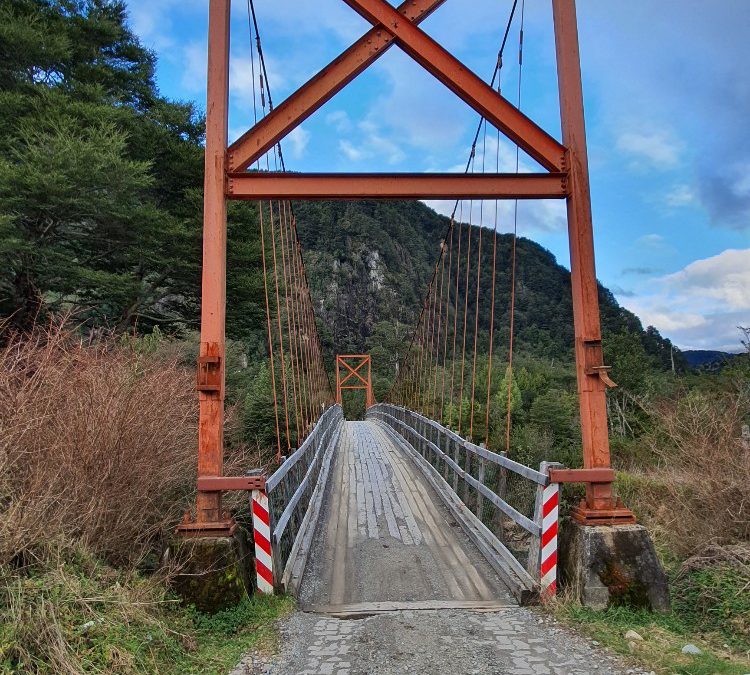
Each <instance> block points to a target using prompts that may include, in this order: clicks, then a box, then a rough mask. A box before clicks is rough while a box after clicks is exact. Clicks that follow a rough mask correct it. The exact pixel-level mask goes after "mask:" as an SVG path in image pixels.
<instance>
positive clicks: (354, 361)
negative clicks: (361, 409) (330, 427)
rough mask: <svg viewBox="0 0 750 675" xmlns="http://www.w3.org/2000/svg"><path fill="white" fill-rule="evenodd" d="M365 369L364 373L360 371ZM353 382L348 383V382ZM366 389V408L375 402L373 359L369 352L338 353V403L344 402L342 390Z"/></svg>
mask: <svg viewBox="0 0 750 675" xmlns="http://www.w3.org/2000/svg"><path fill="white" fill-rule="evenodd" d="M362 370H364V371H365V374H364V375H363V374H362V373H361V372H360V371H362ZM350 381H351V382H353V384H347V383H348V382H350ZM346 390H352V391H357V390H359V391H364V392H365V408H369V407H371V406H373V405H374V404H375V398H374V397H373V395H372V359H371V358H370V355H369V354H337V355H336V403H338V404H339V405H341V404H342V401H341V399H342V392H343V391H346Z"/></svg>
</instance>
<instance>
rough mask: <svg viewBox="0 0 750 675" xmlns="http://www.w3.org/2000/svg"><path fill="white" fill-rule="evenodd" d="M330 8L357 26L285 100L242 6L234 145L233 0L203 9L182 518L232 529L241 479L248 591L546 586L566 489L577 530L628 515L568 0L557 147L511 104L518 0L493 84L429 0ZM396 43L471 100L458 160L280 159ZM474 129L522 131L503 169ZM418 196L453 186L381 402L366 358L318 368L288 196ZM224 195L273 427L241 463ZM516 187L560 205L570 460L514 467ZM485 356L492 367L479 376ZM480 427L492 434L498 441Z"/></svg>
mask: <svg viewBox="0 0 750 675" xmlns="http://www.w3.org/2000/svg"><path fill="white" fill-rule="evenodd" d="M343 1H344V2H345V3H346V4H347V5H349V7H351V9H352V10H354V11H355V12H356V13H357V14H359V15H360V16H361V17H363V18H364V19H365V20H366V21H367V22H369V23H370V24H371V26H372V28H371V29H370V30H369V31H368V32H367V33H366V34H365V35H363V36H362V37H361V38H360V39H359V40H357V41H356V42H355V43H354V44H352V45H351V46H350V47H349V48H348V49H346V50H345V51H344V52H343V53H342V54H341V55H340V56H338V57H337V58H336V59H335V60H333V61H332V62H331V63H330V64H329V65H328V66H326V67H325V68H323V69H322V70H321V71H320V72H319V73H318V74H317V75H315V76H314V77H313V78H311V79H310V80H309V81H308V82H307V83H305V84H304V85H303V86H301V87H300V88H299V89H298V90H297V91H295V92H294V93H293V94H291V95H290V96H289V97H288V98H287V99H286V100H284V101H283V102H282V103H280V104H279V105H278V106H274V103H273V99H272V97H271V92H270V90H269V87H268V74H267V72H266V65H265V58H264V53H263V44H262V41H261V36H260V32H259V26H258V21H257V17H256V14H255V8H254V6H253V3H252V2H248V19H249V24H248V25H249V27H250V33H251V35H250V44H251V47H252V50H253V55H252V56H253V58H252V59H251V62H252V64H253V69H254V70H253V101H254V107H253V110H254V124H253V126H252V127H251V128H250V129H249V130H248V131H247V132H246V133H245V134H243V135H242V136H240V137H239V138H238V139H237V140H236V141H235V142H233V143H232V144H231V145H230V144H229V143H228V137H227V113H228V92H229V86H228V78H229V52H230V47H229V45H230V29H229V25H230V21H229V18H230V1H229V0H211V2H210V25H209V41H208V49H209V52H208V107H207V129H206V164H205V168H206V173H205V194H204V200H205V206H204V237H203V287H202V299H203V304H202V315H201V346H200V356H199V358H198V384H197V388H198V392H199V397H200V430H199V455H198V497H197V504H196V509H195V513H194V515H191V516H189V517H186V519H185V522H183V523H182V525H181V526H180V527H179V532H180V533H181V534H183V535H185V536H194V537H222V536H231V535H232V534H233V533H234V531H235V529H236V523H235V522H234V520H233V519H232V518H231V517H230V516H229V515H228V514H226V513H225V512H224V511H223V509H222V494H223V493H224V492H226V491H234V490H240V491H247V492H250V493H251V494H252V513H253V531H254V532H253V536H254V543H255V559H256V572H257V588H258V590H259V591H262V592H264V593H273V592H275V591H287V592H290V593H293V594H295V595H296V596H297V597H298V599H299V601H300V603H301V604H302V606H303V607H306V608H308V609H311V611H318V612H322V613H326V614H328V615H331V616H358V615H370V614H377V613H382V612H389V611H394V610H397V609H440V608H443V609H456V608H473V609H476V610H487V611H490V610H492V609H493V608H494V609H497V608H500V607H506V606H508V605H512V604H516V603H521V604H523V603H528V602H535V601H537V600H539V599H544V598H546V597H549V596H551V595H553V594H554V593H555V590H556V587H557V562H558V559H557V542H558V514H559V490H560V485H561V484H564V483H582V484H584V485H585V498H584V499H583V500H582V501H581V503H580V504H579V505H577V506H575V507H574V508H573V509H572V511H571V516H572V519H573V521H574V522H576V523H578V525H579V526H582V527H583V528H584V529H585V528H589V529H590V530H594V529H596V528H595V527H590V526H607V527H617V526H629V525H632V524H633V523H635V519H634V516H633V514H632V512H631V511H630V510H629V509H628V508H626V507H625V506H624V505H623V504H622V502H621V500H620V499H618V498H617V497H616V496H615V494H614V492H613V481H614V472H613V470H612V468H611V466H610V450H609V439H608V425H607V411H606V388H607V387H608V386H614V383H613V382H612V381H611V380H610V378H609V375H608V370H609V369H608V368H607V366H606V365H605V364H604V362H603V355H602V342H601V330H600V317H599V306H598V296H597V282H596V275H595V267H594V252H593V251H594V249H593V230H592V215H591V203H590V191H589V175H588V160H587V152H586V134H585V124H584V110H583V97H582V87H581V69H580V62H579V47H578V32H577V19H576V9H575V3H574V0H551V3H552V8H553V15H554V33H555V46H556V55H557V71H558V88H559V100H560V119H561V128H562V139H561V140H557V139H555V138H553V137H552V136H551V135H550V134H548V133H547V132H546V131H544V130H543V129H542V128H541V127H539V126H538V125H537V124H536V123H535V122H534V121H532V120H531V119H529V118H528V117H527V116H526V115H525V114H524V113H523V112H522V111H521V109H520V107H521V72H522V66H523V56H522V55H523V2H521V3H520V5H519V2H518V1H515V2H513V3H512V7H511V8H510V16H509V17H508V20H507V24H506V26H505V30H504V31H502V30H501V35H502V36H503V37H502V42H501V45H500V49H499V52H498V54H497V57H496V59H495V57H494V55H493V59H495V63H496V65H495V70H494V73H493V76H492V78H491V81H490V82H486V81H485V80H483V79H482V78H480V77H479V76H478V75H476V74H475V73H474V72H472V70H471V69H470V68H468V67H467V66H466V65H464V64H462V63H461V62H460V61H459V60H458V59H456V58H455V57H454V56H453V55H452V54H451V53H450V52H448V51H447V50H446V49H445V48H444V47H442V46H441V45H440V44H439V43H438V42H436V41H435V40H434V39H432V38H431V37H430V36H429V35H427V34H426V33H425V32H424V31H423V30H422V29H421V28H420V27H419V24H420V23H421V22H422V20H423V19H425V18H426V17H427V16H429V15H430V14H431V13H432V12H434V11H436V10H438V9H439V7H440V6H441V5H442V4H443V2H444V0H407V1H406V2H403V3H402V4H401V5H399V6H398V7H394V6H392V5H391V4H389V3H388V2H386V1H385V0H343ZM467 11H470V8H469V9H467ZM514 26H515V27H516V28H513V27H514ZM501 28H502V27H501ZM516 32H517V34H518V46H517V49H518V59H517V61H515V63H514V67H517V68H518V83H519V85H518V91H517V94H516V96H517V98H516V100H515V101H513V102H511V101H510V100H508V99H506V98H505V97H504V95H503V94H502V93H501V91H502V82H503V77H504V67H505V68H506V69H507V66H505V61H506V60H507V61H514V59H506V58H504V57H505V51H506V46H507V45H508V44H509V42H510V37H509V36H511V35H514V34H516ZM392 47H397V48H400V49H401V50H403V51H404V52H405V53H406V54H408V55H409V56H410V57H412V58H413V59H414V60H415V61H416V62H417V63H418V64H419V65H420V66H422V67H423V68H424V69H426V70H427V71H428V72H429V73H431V74H432V75H433V76H434V77H435V78H437V80H439V81H440V82H441V83H442V84H444V85H445V86H446V88H447V89H449V90H450V91H452V92H453V93H454V94H456V95H458V96H459V97H460V98H461V99H462V100H463V101H464V102H465V103H466V104H467V105H468V106H470V107H471V108H472V109H473V110H475V111H476V112H477V114H478V116H479V121H478V127H477V132H476V135H475V138H474V142H473V145H472V148H471V152H470V156H469V159H468V162H467V165H466V171H465V172H464V173H463V174H458V173H450V174H447V173H442V174H434V173H424V174H305V173H296V172H290V171H287V170H286V167H285V164H284V157H283V154H282V150H281V141H282V139H283V138H284V137H285V136H286V135H287V134H289V133H290V132H291V131H292V130H294V129H295V128H297V126H298V125H299V124H301V123H302V122H303V121H304V120H305V119H307V118H308V117H309V116H310V115H312V114H313V113H314V112H315V111H316V110H318V109H319V108H320V107H321V106H322V105H323V104H324V103H326V102H327V101H328V100H330V99H331V98H332V97H333V96H334V95H335V94H336V93H337V92H338V91H340V90H341V89H342V88H343V87H345V86H346V85H347V84H348V83H350V82H351V81H352V80H354V79H355V78H356V77H357V76H358V75H360V74H361V73H362V72H364V71H365V70H366V69H367V68H368V67H369V66H370V65H371V64H373V63H374V62H375V61H376V60H377V59H378V58H379V57H380V56H381V55H382V54H383V53H384V52H386V51H387V50H388V49H390V48H392ZM488 137H489V138H490V139H491V140H494V143H490V145H491V146H493V147H499V140H500V138H501V137H505V138H507V139H509V140H510V141H511V142H512V143H514V144H515V146H516V149H517V150H516V171H515V172H513V173H503V172H501V171H500V170H499V169H500V161H499V156H498V155H497V154H496V155H495V156H494V157H492V156H490V155H491V154H492V153H491V152H488V151H487V147H488ZM521 152H523V153H525V154H526V155H528V156H529V157H530V158H531V159H533V160H534V161H535V163H536V165H537V167H538V169H537V170H536V171H535V172H531V173H527V172H526V173H525V172H521V171H520V170H519V161H518V158H519V156H520V153H521ZM421 198H429V199H450V200H455V208H454V210H453V216H452V217H451V219H450V226H449V227H448V229H447V231H446V232H445V234H444V236H443V238H442V240H441V241H440V242H436V248H439V253H438V256H437V260H436V262H435V265H434V269H433V273H432V277H431V279H430V281H429V284H428V287H427V292H426V294H425V296H424V301H423V305H422V310H421V313H420V315H419V318H418V320H417V322H416V325H415V326H414V328H413V331H412V334H411V337H410V339H409V343H408V345H406V349H405V350H404V354H403V356H402V358H401V361H400V363H399V367H398V371H397V373H396V374H394V375H395V378H394V384H393V387H392V388H391V390H390V391H389V392H388V393H387V395H386V396H385V397H382V398H383V399H384V400H381V401H376V400H375V396H374V393H373V386H372V373H371V360H370V357H369V356H368V355H366V354H362V355H359V354H341V355H339V356H338V357H337V358H336V362H335V369H332V368H329V366H328V365H327V364H326V360H325V353H324V350H323V347H322V344H321V340H320V338H319V336H318V331H317V327H316V319H315V309H314V307H315V304H314V302H313V296H312V293H311V290H310V285H309V283H308V280H307V276H306V274H305V264H304V254H303V251H302V247H301V246H300V238H299V236H298V230H297V221H296V218H295V211H294V202H295V200H303V199H327V200H335V199H339V200H340V199H421ZM230 199H243V200H254V201H257V203H258V214H259V227H260V238H261V245H262V250H263V272H264V283H265V309H266V319H267V320H266V325H265V333H266V339H267V349H268V364H269V370H270V375H271V390H272V395H273V408H274V423H275V438H276V461H275V463H274V465H273V466H271V467H267V470H263V471H260V470H257V471H251V472H249V473H248V474H247V475H243V476H225V475H223V464H222V457H223V438H222V432H223V415H224V368H225V335H224V325H225V311H226V301H227V299H226V237H227V234H226V203H227V200H230ZM523 199H558V200H565V201H566V203H567V217H568V228H569V230H568V231H569V239H570V265H571V286H572V294H573V298H572V299H573V314H574V317H573V318H574V328H575V344H574V345H572V346H573V347H574V351H575V360H576V373H577V384H578V398H579V409H580V423H581V438H582V445H581V464H582V468H571V467H563V466H560V465H558V464H554V463H550V462H542V463H541V465H539V466H525V465H523V464H521V463H519V462H517V461H515V460H514V459H513V458H512V456H509V452H508V450H509V448H510V442H509V441H510V426H511V424H510V421H511V420H510V408H511V406H510V397H511V388H510V378H508V387H507V392H502V396H501V397H500V398H501V399H503V398H506V397H507V403H506V405H505V406H504V413H502V414H503V416H504V417H505V416H507V419H499V420H498V419H493V418H492V416H493V415H497V414H498V413H497V412H495V410H496V408H495V407H493V405H492V404H491V400H490V394H491V391H492V388H493V384H492V372H493V368H492V360H493V353H494V354H495V355H496V354H497V352H498V349H499V345H498V340H499V338H498V331H497V330H496V327H497V321H496V318H495V317H496V310H497V308H498V307H499V306H500V303H501V302H503V303H508V305H509V307H510V311H509V316H510V325H509V326H508V331H507V333H508V334H509V337H510V339H509V344H508V345H507V348H506V346H504V347H503V353H506V351H507V354H508V372H510V373H512V370H513V335H514V324H513V321H514V306H515V290H516V266H517V261H516V251H515V232H514V239H513V242H514V243H513V248H512V254H511V259H510V261H508V264H509V265H510V270H511V280H512V281H511V288H510V289H500V288H498V289H497V293H496V286H497V266H498V264H499V261H498V255H497V242H498V234H497V228H498V216H497V213H498V208H497V204H498V201H499V200H515V201H516V203H517V200H523ZM483 210H484V212H486V213H493V212H494V214H495V218H494V228H493V227H491V226H490V227H487V226H486V221H485V220H483V219H482V215H481V214H482V212H483ZM477 218H478V220H477ZM473 224H482V225H484V226H483V227H472V225H473ZM516 224H517V221H516ZM488 260H490V261H491V263H488V262H487V261H488ZM483 261H484V265H485V268H484V269H483V268H482V265H483ZM488 264H490V265H491V268H490V269H487V267H486V266H487V265H488ZM482 360H487V363H488V364H489V366H488V368H487V377H486V378H485V380H484V381H481V382H480V378H479V377H478V375H477V371H478V365H480V366H481V362H482ZM331 371H333V373H335V375H334V376H335V382H333V377H332V374H331ZM496 384H497V383H496ZM352 389H353V390H362V391H364V392H365V401H366V415H365V419H364V420H361V421H352V420H345V419H344V414H343V408H342V401H343V398H344V397H345V396H346V395H347V394H348V392H349V391H350V390H352ZM500 408H501V409H503V406H500ZM491 428H502V429H503V433H502V434H500V435H499V436H498V435H496V434H495V435H491V434H490V429H491Z"/></svg>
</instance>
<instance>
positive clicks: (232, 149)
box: [227, 0, 445, 171]
mask: <svg viewBox="0 0 750 675" xmlns="http://www.w3.org/2000/svg"><path fill="white" fill-rule="evenodd" d="M444 2H445V0H406V2H403V3H402V4H401V5H400V6H399V8H398V9H394V10H393V11H394V12H396V14H397V15H398V17H399V20H400V21H403V20H404V18H406V19H407V20H408V21H406V22H405V23H411V22H413V23H414V24H418V23H420V22H421V21H423V20H424V19H426V18H427V17H428V16H429V15H430V14H432V12H434V11H435V10H436V9H437V8H438V7H440V5H442V4H443V3H444ZM393 41H394V39H393V35H392V34H391V33H390V32H389V31H387V30H384V29H383V27H382V26H375V27H374V28H372V29H371V30H370V31H368V32H367V33H365V35H363V36H362V37H361V38H360V39H359V40H357V41H356V42H355V43H354V44H353V45H352V46H351V47H349V49H347V50H346V51H345V52H343V53H342V54H341V55H340V56H339V57H338V58H337V59H335V60H334V61H332V62H331V63H329V64H328V65H327V66H326V67H325V68H323V70H321V71H320V72H319V73H318V74H317V75H315V76H314V77H313V78H312V79H310V80H309V81H308V82H307V83H306V84H304V85H302V86H301V87H300V88H299V89H298V90H297V91H296V92H294V93H293V94H292V95H291V96H289V98H287V99H286V100H285V101H284V102H283V103H281V104H280V105H279V106H278V107H277V108H275V109H274V110H272V111H271V112H270V113H269V114H268V115H266V117H264V118H263V119H262V120H260V121H259V122H258V123H257V124H256V125H255V126H253V127H252V128H251V129H249V130H248V131H247V132H245V133H244V134H243V135H242V136H240V138H238V139H237V140H236V141H235V142H234V143H232V145H230V146H229V149H228V152H227V160H228V164H229V171H242V170H243V169H246V168H247V167H249V166H250V165H251V164H252V163H253V162H255V161H256V160H258V159H260V158H261V157H262V156H263V155H264V154H265V153H266V152H267V151H268V150H270V149H271V148H272V147H273V146H274V145H275V144H276V143H278V142H279V141H280V140H281V139H282V138H284V136H286V135H287V134H288V133H289V132H290V131H292V130H293V129H294V128H295V127H297V126H299V125H300V124H301V123H302V122H304V120H306V119H307V118H308V117H309V116H310V115H312V114H313V113H314V112H315V111H316V110H318V109H319V108H320V107H321V106H322V105H324V104H325V103H326V101H329V100H330V99H331V98H333V97H334V96H335V95H336V94H337V93H338V92H339V91H341V90H342V89H343V88H344V87H345V86H346V85H347V84H349V82H351V81H352V80H353V79H354V78H356V77H357V76H358V75H359V74H360V73H362V72H364V71H365V70H366V69H367V68H368V67H369V66H370V65H372V64H373V63H375V61H377V59H378V58H380V56H382V55H383V54H384V53H385V52H386V51H388V48H389V47H391V45H392V44H393Z"/></svg>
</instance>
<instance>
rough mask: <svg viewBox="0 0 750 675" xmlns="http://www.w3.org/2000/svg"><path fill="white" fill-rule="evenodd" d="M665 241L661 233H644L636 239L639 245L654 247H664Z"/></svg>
mask: <svg viewBox="0 0 750 675" xmlns="http://www.w3.org/2000/svg"><path fill="white" fill-rule="evenodd" d="M664 242H665V239H664V237H662V236H661V235H660V234H644V235H643V236H642V237H639V238H638V239H636V241H635V243H636V245H637V246H640V247H643V248H652V249H660V248H664Z"/></svg>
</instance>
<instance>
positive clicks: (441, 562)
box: [300, 421, 514, 612]
mask: <svg viewBox="0 0 750 675" xmlns="http://www.w3.org/2000/svg"><path fill="white" fill-rule="evenodd" d="M427 601H450V602H458V603H480V602H484V603H487V602H491V603H495V604H496V603H498V602H499V603H506V604H509V605H510V604H514V602H513V600H512V598H511V596H510V594H509V592H508V590H507V588H506V587H505V586H504V585H503V583H502V582H501V581H500V580H499V579H498V577H497V576H496V574H495V573H494V571H493V570H492V568H491V567H490V566H489V565H488V564H487V562H486V561H485V560H484V559H483V558H482V556H481V554H480V553H479V552H478V551H477V550H476V548H475V547H474V545H473V544H472V543H471V542H470V541H469V540H468V538H467V537H466V535H465V534H464V533H463V531H462V530H461V528H460V527H458V525H457V524H456V522H455V521H454V520H453V519H452V518H451V517H450V515H449V514H448V512H447V511H446V509H445V508H444V507H443V505H442V504H441V503H440V501H439V500H438V499H437V497H436V496H435V495H434V494H433V491H432V488H431V487H429V486H428V485H427V484H426V482H425V480H424V478H423V477H422V475H421V473H420V472H419V470H418V469H417V468H416V467H414V466H413V464H412V462H411V460H410V459H409V458H408V457H407V456H406V455H405V454H404V452H403V450H402V449H400V448H399V447H397V446H396V445H395V444H394V443H393V441H392V440H391V438H390V437H389V435H388V434H387V433H386V432H385V430H384V429H383V428H382V427H381V426H380V425H378V424H377V423H375V422H372V421H365V422H346V423H345V424H344V427H343V429H342V432H341V436H340V439H339V445H338V447H337V448H336V452H335V459H334V467H333V470H332V475H331V478H330V485H329V486H328V494H327V499H326V504H325V506H324V510H323V517H322V518H321V521H320V523H319V525H318V530H317V532H316V535H315V543H314V548H313V552H312V556H311V561H310V564H309V565H308V569H307V571H306V572H305V577H304V579H303V583H302V588H301V591H300V602H301V604H302V607H303V608H307V609H316V608H320V609H321V610H322V608H324V607H325V609H326V611H327V612H331V611H335V608H336V607H342V608H343V607H348V606H352V605H357V603H379V602H380V603H382V602H386V603H387V602H397V603H399V602H400V603H403V602H427ZM385 606H387V605H385Z"/></svg>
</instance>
